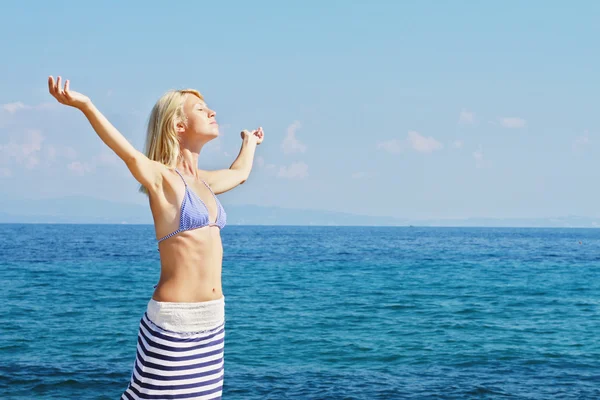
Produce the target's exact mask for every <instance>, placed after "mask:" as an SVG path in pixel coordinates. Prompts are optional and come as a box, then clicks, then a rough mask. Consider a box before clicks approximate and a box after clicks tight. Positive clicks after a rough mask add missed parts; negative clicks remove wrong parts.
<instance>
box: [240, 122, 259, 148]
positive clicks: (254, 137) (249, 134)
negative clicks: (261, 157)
mask: <svg viewBox="0 0 600 400" xmlns="http://www.w3.org/2000/svg"><path fill="white" fill-rule="evenodd" d="M241 136H242V139H245V138H249V139H250V140H254V141H255V142H256V144H261V143H262V141H263V139H264V137H265V133H264V132H263V129H262V126H261V127H260V128H258V129H257V130H255V131H252V132H251V131H248V130H246V129H244V130H243V131H242V133H241Z"/></svg>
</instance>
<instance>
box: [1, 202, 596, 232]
mask: <svg viewBox="0 0 600 400" xmlns="http://www.w3.org/2000/svg"><path fill="white" fill-rule="evenodd" d="M226 211H227V216H228V223H229V224H232V225H320V226H328V225H330V226H350V225H355V226H410V225H413V226H455V227H540V228H542V227H548V228H550V227H564V228H596V227H600V218H588V217H579V216H567V217H557V218H530V219H527V218H507V219H495V218H467V219H430V220H417V219H414V220H411V219H400V218H393V217H374V216H366V215H355V214H349V213H343V212H336V211H320V210H301V209H288V208H279V207H262V206H255V205H229V206H227V207H226ZM0 223H74V224H80V223H90V224H152V216H151V214H150V210H149V208H148V206H146V205H138V204H129V203H118V202H110V201H106V200H99V199H94V198H88V197H65V198H60V199H19V200H8V199H0Z"/></svg>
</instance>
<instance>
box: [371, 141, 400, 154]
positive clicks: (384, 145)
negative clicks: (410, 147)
mask: <svg viewBox="0 0 600 400" xmlns="http://www.w3.org/2000/svg"><path fill="white" fill-rule="evenodd" d="M377 148H378V149H382V150H384V151H387V152H388V153H392V154H399V153H401V152H402V141H401V140H398V139H391V140H387V141H385V142H378V143H377Z"/></svg>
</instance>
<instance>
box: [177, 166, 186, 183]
mask: <svg viewBox="0 0 600 400" xmlns="http://www.w3.org/2000/svg"><path fill="white" fill-rule="evenodd" d="M175 172H177V175H179V177H180V178H181V180H182V181H183V184H184V185H185V186H186V187H187V182H186V181H185V179H183V175H181V172H179V171H178V170H177V168H175Z"/></svg>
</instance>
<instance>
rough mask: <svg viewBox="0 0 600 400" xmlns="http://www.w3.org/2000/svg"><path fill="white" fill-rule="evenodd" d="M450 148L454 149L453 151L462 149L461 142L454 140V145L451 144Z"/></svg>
mask: <svg viewBox="0 0 600 400" xmlns="http://www.w3.org/2000/svg"><path fill="white" fill-rule="evenodd" d="M452 147H454V148H455V149H462V147H463V142H462V140H455V141H454V143H452Z"/></svg>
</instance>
